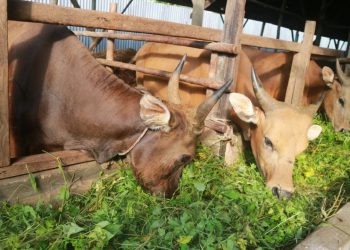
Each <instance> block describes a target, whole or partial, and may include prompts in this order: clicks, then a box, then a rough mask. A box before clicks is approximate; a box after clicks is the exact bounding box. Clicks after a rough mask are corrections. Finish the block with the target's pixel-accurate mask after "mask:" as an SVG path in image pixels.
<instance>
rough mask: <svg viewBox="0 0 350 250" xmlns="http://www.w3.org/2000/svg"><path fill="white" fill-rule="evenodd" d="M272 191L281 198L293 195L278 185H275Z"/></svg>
mask: <svg viewBox="0 0 350 250" xmlns="http://www.w3.org/2000/svg"><path fill="white" fill-rule="evenodd" d="M271 191H272V194H273V195H274V196H276V197H277V199H280V198H283V197H285V198H287V199H289V198H290V197H291V196H292V193H291V192H289V191H286V190H283V189H280V188H278V187H273V188H272V189H271Z"/></svg>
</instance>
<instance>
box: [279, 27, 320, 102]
mask: <svg viewBox="0 0 350 250" xmlns="http://www.w3.org/2000/svg"><path fill="white" fill-rule="evenodd" d="M315 29H316V22H315V21H306V24H305V29H304V40H303V42H302V43H301V49H300V52H299V53H297V54H295V55H294V57H293V63H292V68H291V72H290V76H289V81H288V87H287V92H286V97H285V102H287V103H291V104H293V105H299V104H300V103H301V101H302V97H303V92H304V86H305V73H306V70H307V67H308V66H309V62H310V57H311V52H312V46H313V45H312V42H313V38H314V34H315Z"/></svg>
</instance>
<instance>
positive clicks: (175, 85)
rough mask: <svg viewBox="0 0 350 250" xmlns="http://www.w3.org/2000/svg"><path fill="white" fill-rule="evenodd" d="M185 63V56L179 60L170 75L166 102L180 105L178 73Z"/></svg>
mask: <svg viewBox="0 0 350 250" xmlns="http://www.w3.org/2000/svg"><path fill="white" fill-rule="evenodd" d="M185 61H186V54H185V55H184V56H183V57H182V58H181V60H180V62H179V64H178V65H177V66H176V69H175V70H174V72H173V73H172V75H171V77H170V79H169V82H168V100H169V102H171V103H173V104H178V105H180V104H181V99H180V94H179V80H180V73H181V70H182V68H183V66H184V64H185Z"/></svg>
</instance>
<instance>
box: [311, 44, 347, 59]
mask: <svg viewBox="0 0 350 250" xmlns="http://www.w3.org/2000/svg"><path fill="white" fill-rule="evenodd" d="M311 54H313V55H320V56H331V57H343V56H344V52H342V51H339V50H335V49H326V48H320V47H318V46H312V49H311Z"/></svg>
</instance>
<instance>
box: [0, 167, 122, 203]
mask: <svg viewBox="0 0 350 250" xmlns="http://www.w3.org/2000/svg"><path fill="white" fill-rule="evenodd" d="M117 168H118V164H117V163H114V162H113V163H111V164H109V163H104V164H102V165H99V164H98V163H97V162H95V161H90V162H84V163H79V164H74V165H69V166H64V168H63V170H64V176H65V178H66V181H67V186H68V188H69V192H70V193H71V194H78V193H79V194H80V193H84V192H87V191H88V190H90V189H91V185H92V184H93V183H94V182H95V181H96V180H97V179H98V178H108V177H107V176H111V175H115V174H116V169H117ZM24 169H25V167H24ZM101 173H103V176H102V177H101ZM27 174H28V173H26V175H21V176H16V177H12V178H7V179H3V180H1V181H0V200H2V201H7V202H9V203H11V204H13V203H16V204H18V203H26V204H36V203H37V202H39V201H40V202H44V203H52V204H53V205H59V204H60V203H59V202H62V200H57V199H58V198H57V197H58V194H59V193H60V190H62V187H64V186H65V185H66V184H65V180H64V176H63V174H62V171H61V170H60V169H58V168H55V169H49V170H45V171H41V172H37V173H32V176H33V177H34V179H35V183H36V187H37V190H34V189H33V184H32V181H31V178H29V176H28V175H27Z"/></svg>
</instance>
